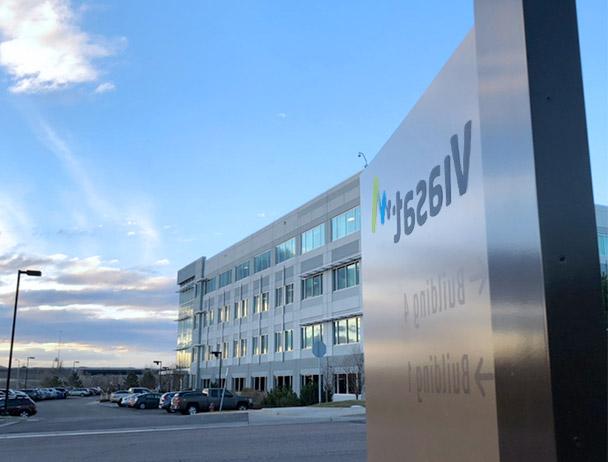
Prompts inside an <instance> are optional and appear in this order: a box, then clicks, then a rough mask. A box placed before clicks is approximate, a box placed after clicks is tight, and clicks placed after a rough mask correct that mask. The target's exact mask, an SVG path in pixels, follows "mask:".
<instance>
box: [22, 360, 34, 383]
mask: <svg viewBox="0 0 608 462" xmlns="http://www.w3.org/2000/svg"><path fill="white" fill-rule="evenodd" d="M30 359H36V358H35V357H34V356H28V357H27V358H26V361H25V385H24V387H23V388H27V374H28V371H29V369H30Z"/></svg>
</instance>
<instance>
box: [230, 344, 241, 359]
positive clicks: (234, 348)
mask: <svg viewBox="0 0 608 462" xmlns="http://www.w3.org/2000/svg"><path fill="white" fill-rule="evenodd" d="M238 356H239V341H238V340H233V341H232V357H233V358H237V357H238Z"/></svg>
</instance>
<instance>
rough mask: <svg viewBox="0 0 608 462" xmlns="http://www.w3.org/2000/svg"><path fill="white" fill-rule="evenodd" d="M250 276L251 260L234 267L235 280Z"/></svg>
mask: <svg viewBox="0 0 608 462" xmlns="http://www.w3.org/2000/svg"><path fill="white" fill-rule="evenodd" d="M247 276H249V260H247V261H246V262H243V263H241V264H240V265H239V266H237V267H235V268H234V280H235V281H240V280H241V279H243V278H246V277H247Z"/></svg>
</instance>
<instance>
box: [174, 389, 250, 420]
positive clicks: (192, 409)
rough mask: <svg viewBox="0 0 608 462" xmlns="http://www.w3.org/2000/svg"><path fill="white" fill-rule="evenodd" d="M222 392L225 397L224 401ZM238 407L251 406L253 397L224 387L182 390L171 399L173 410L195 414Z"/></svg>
mask: <svg viewBox="0 0 608 462" xmlns="http://www.w3.org/2000/svg"><path fill="white" fill-rule="evenodd" d="M222 393H223V394H224V399H223V402H222ZM220 403H221V404H222V410H231V409H238V410H239V411H244V410H246V409H249V408H251V406H252V404H253V402H252V400H251V398H245V397H244V396H239V395H235V394H234V393H232V392H231V391H230V390H225V391H224V390H223V389H222V388H204V389H203V390H202V391H196V390H195V391H180V392H178V393H176V394H175V396H174V397H173V398H172V399H171V410H172V411H174V412H180V413H182V414H190V415H194V414H197V413H199V412H204V411H209V410H216V411H218V410H219V409H220Z"/></svg>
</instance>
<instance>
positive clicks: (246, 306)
mask: <svg viewBox="0 0 608 462" xmlns="http://www.w3.org/2000/svg"><path fill="white" fill-rule="evenodd" d="M248 311H249V299H248V298H244V299H243V300H241V318H245V317H247V312H248Z"/></svg>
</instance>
